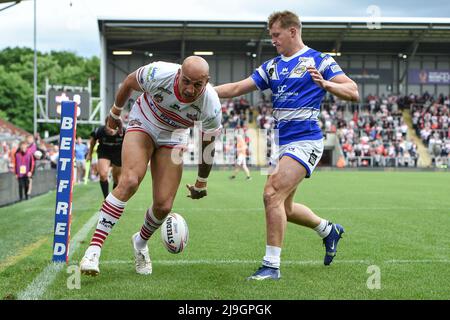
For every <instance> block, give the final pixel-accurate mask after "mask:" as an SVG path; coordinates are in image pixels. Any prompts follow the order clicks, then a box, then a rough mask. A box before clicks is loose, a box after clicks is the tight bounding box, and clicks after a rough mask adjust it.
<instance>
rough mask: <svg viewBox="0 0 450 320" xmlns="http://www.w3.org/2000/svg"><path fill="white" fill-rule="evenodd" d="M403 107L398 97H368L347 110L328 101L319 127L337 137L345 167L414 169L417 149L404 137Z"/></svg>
mask: <svg viewBox="0 0 450 320" xmlns="http://www.w3.org/2000/svg"><path fill="white" fill-rule="evenodd" d="M403 107H404V105H403V102H402V101H401V99H399V97H397V96H381V97H378V96H374V95H369V96H368V97H367V98H366V100H365V101H364V103H362V104H360V105H354V104H352V105H350V107H349V108H348V107H347V108H344V104H343V103H342V102H341V101H335V100H333V98H331V99H329V100H326V103H324V104H323V106H322V111H321V115H320V124H321V126H322V129H323V131H324V132H332V133H333V132H335V133H336V134H337V137H338V139H339V142H340V144H341V147H342V152H343V154H344V157H345V160H346V163H347V165H348V166H351V167H357V166H362V167H369V166H370V167H379V166H404V167H411V166H412V167H415V166H416V165H417V159H418V154H417V145H416V144H415V143H414V142H413V141H412V140H410V139H408V137H407V132H408V126H407V124H406V123H405V122H404V120H403V117H402V113H401V110H402V109H403ZM349 115H350V116H349Z"/></svg>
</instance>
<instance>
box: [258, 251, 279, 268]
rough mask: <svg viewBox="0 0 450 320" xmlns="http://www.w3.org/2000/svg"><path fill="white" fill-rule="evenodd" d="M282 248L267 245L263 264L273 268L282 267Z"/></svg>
mask: <svg viewBox="0 0 450 320" xmlns="http://www.w3.org/2000/svg"><path fill="white" fill-rule="evenodd" d="M280 255H281V248H279V247H273V246H266V255H265V256H264V258H263V263H262V264H263V266H266V267H271V268H277V269H278V268H280Z"/></svg>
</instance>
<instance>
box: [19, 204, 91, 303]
mask: <svg viewBox="0 0 450 320" xmlns="http://www.w3.org/2000/svg"><path fill="white" fill-rule="evenodd" d="M97 221H98V212H96V213H95V214H94V215H93V216H92V217H91V218H90V219H89V220H88V222H86V223H85V224H84V225H83V227H82V228H81V229H80V230H79V231H78V232H77V234H76V235H75V236H74V237H73V238H72V239H71V240H70V247H69V250H70V252H69V258H70V257H71V256H72V255H73V253H74V252H75V251H76V250H77V249H78V247H79V246H80V243H81V241H83V240H84V239H85V238H86V236H87V235H88V233H89V231H90V230H91V229H92V227H94V225H95V223H96V222H97ZM49 256H50V254H49ZM65 266H66V264H65V263H53V262H51V263H50V264H49V265H48V266H47V267H46V268H45V269H44V270H42V272H41V273H40V274H38V275H37V276H36V278H34V280H33V281H32V282H31V283H30V284H29V285H28V286H27V287H26V288H25V290H23V291H21V292H19V294H18V295H17V299H19V300H38V299H40V298H41V297H42V296H43V295H44V293H45V291H46V290H47V288H48V287H49V286H50V285H51V284H52V283H53V281H54V280H55V279H56V276H57V275H58V273H59V272H60V271H61V270H63V269H64V267H65Z"/></svg>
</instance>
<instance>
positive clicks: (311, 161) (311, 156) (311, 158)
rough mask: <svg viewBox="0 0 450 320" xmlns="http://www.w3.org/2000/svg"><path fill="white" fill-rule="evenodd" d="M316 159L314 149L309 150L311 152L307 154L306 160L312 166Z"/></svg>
mask: <svg viewBox="0 0 450 320" xmlns="http://www.w3.org/2000/svg"><path fill="white" fill-rule="evenodd" d="M316 161H317V154H315V153H314V150H313V151H312V152H311V154H310V155H309V160H308V162H309V163H310V164H311V165H312V166H313V165H315V164H316Z"/></svg>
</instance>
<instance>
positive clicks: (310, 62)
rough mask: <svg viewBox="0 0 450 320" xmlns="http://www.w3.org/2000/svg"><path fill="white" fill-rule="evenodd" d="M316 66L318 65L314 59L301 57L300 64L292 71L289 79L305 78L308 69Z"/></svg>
mask: <svg viewBox="0 0 450 320" xmlns="http://www.w3.org/2000/svg"><path fill="white" fill-rule="evenodd" d="M315 65H316V63H315V62H314V59H313V58H310V57H300V58H299V59H298V64H297V65H296V66H295V68H294V69H293V70H292V72H291V74H290V75H289V78H303V77H304V76H305V74H306V73H307V70H306V68H308V67H314V66H315Z"/></svg>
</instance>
